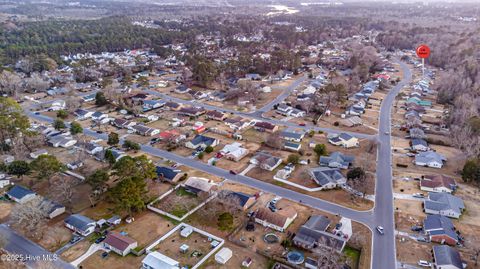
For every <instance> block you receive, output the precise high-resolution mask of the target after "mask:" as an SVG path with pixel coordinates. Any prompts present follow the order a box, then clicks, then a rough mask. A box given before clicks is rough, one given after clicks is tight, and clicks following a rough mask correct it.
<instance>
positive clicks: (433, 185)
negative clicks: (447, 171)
mask: <svg viewBox="0 0 480 269" xmlns="http://www.w3.org/2000/svg"><path fill="white" fill-rule="evenodd" d="M457 186H458V185H457V182H455V179H453V178H451V177H447V176H445V175H426V176H422V178H421V179H420V189H421V190H422V191H428V192H447V193H452V192H453V191H455V190H456V189H457Z"/></svg>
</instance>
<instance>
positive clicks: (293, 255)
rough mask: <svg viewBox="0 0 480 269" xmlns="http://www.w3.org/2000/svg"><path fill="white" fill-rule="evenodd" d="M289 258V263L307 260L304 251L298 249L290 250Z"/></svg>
mask: <svg viewBox="0 0 480 269" xmlns="http://www.w3.org/2000/svg"><path fill="white" fill-rule="evenodd" d="M287 260H288V262H289V263H292V264H302V263H303V261H304V260H305V257H304V256H303V253H301V252H298V251H290V252H288V254H287Z"/></svg>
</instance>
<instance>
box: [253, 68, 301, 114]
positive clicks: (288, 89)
mask: <svg viewBox="0 0 480 269" xmlns="http://www.w3.org/2000/svg"><path fill="white" fill-rule="evenodd" d="M306 79H307V77H306V75H303V76H301V77H300V78H298V79H296V80H295V81H294V82H293V83H291V84H290V85H289V86H288V87H286V89H285V90H284V91H283V93H281V94H280V95H278V96H277V97H275V99H273V100H272V101H270V102H269V103H268V104H266V105H264V106H263V107H262V108H260V109H258V110H257V111H254V112H252V113H250V115H255V116H259V117H261V116H262V114H263V113H265V112H268V111H270V110H271V109H272V108H273V106H274V105H276V104H279V103H281V102H283V101H285V99H287V97H288V96H290V94H292V92H293V91H294V90H295V89H296V88H298V87H299V86H300V85H301V84H302V83H303V82H305V80H306Z"/></svg>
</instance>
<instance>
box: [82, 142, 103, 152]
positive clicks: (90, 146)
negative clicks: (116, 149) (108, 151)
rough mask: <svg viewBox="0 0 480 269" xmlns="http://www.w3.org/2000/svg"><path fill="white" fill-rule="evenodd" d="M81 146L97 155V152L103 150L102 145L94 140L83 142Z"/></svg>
mask: <svg viewBox="0 0 480 269" xmlns="http://www.w3.org/2000/svg"><path fill="white" fill-rule="evenodd" d="M81 148H82V149H83V150H85V152H87V153H88V154H90V155H95V154H96V153H98V152H101V151H103V147H102V146H100V145H98V144H96V143H93V142H87V143H85V144H82V145H81Z"/></svg>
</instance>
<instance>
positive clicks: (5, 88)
mask: <svg viewBox="0 0 480 269" xmlns="http://www.w3.org/2000/svg"><path fill="white" fill-rule="evenodd" d="M22 89H23V87H22V78H21V77H20V76H19V75H17V74H16V73H13V72H10V71H6V70H5V71H3V72H2V73H0V90H1V91H2V92H3V93H5V94H7V95H10V96H12V97H16V96H17V94H19V93H20V92H21V90H22Z"/></svg>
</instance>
